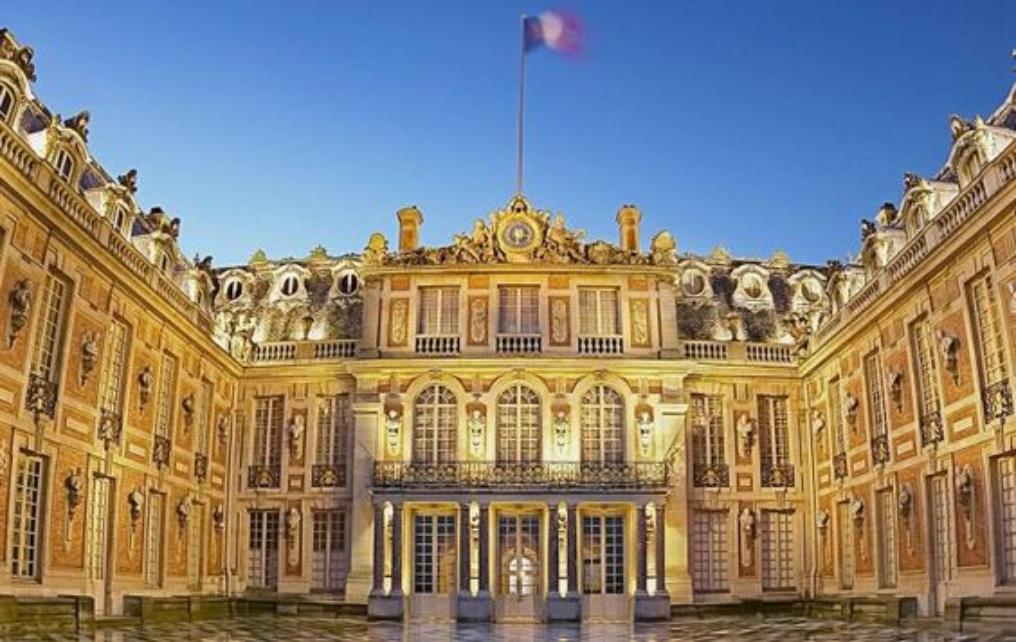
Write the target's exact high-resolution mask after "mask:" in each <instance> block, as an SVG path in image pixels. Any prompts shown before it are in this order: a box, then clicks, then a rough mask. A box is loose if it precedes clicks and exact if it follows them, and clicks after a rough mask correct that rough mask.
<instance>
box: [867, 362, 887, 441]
mask: <svg viewBox="0 0 1016 642" xmlns="http://www.w3.org/2000/svg"><path fill="white" fill-rule="evenodd" d="M864 381H865V383H866V384H867V385H868V416H869V417H871V436H872V438H875V437H881V436H882V435H885V434H887V433H888V431H889V425H888V423H887V420H886V410H885V389H884V388H883V387H882V366H881V364H880V363H879V359H878V351H875V352H872V353H871V354H868V355H867V356H865V357H864Z"/></svg>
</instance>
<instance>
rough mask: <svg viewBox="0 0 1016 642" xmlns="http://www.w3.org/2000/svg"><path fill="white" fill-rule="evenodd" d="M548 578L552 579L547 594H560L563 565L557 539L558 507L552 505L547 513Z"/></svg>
mask: <svg viewBox="0 0 1016 642" xmlns="http://www.w3.org/2000/svg"><path fill="white" fill-rule="evenodd" d="M547 515H548V516H549V519H548V520H547V570H548V571H550V572H549V573H548V574H547V576H548V577H549V578H550V586H548V587H547V593H548V594H552V593H560V591H561V581H560V580H561V564H560V561H559V559H558V558H559V556H558V553H559V550H558V539H557V505H556V504H550V505H549V510H548V511H547Z"/></svg>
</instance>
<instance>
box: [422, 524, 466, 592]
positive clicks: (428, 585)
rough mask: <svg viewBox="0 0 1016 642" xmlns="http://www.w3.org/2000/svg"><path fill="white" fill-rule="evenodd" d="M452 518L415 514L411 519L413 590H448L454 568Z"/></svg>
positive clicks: (450, 587)
mask: <svg viewBox="0 0 1016 642" xmlns="http://www.w3.org/2000/svg"><path fill="white" fill-rule="evenodd" d="M456 565H457V559H456V555H455V517H454V516H453V515H416V516H415V517H414V518H413V591H414V592H415V593H426V594H434V593H450V592H451V590H452V588H453V586H454V583H455V569H456V568H457V566H456Z"/></svg>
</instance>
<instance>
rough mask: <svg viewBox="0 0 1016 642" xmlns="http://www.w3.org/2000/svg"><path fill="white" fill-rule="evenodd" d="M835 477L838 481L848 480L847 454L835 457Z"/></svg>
mask: <svg viewBox="0 0 1016 642" xmlns="http://www.w3.org/2000/svg"><path fill="white" fill-rule="evenodd" d="M833 477H835V478H836V479H846V477H847V453H839V454H838V455H836V456H835V457H833Z"/></svg>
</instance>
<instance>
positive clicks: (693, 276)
mask: <svg viewBox="0 0 1016 642" xmlns="http://www.w3.org/2000/svg"><path fill="white" fill-rule="evenodd" d="M681 288H682V289H683V290H684V293H685V294H686V295H688V296H702V295H703V294H704V293H705V291H706V277H705V275H704V274H702V273H701V272H699V271H698V270H687V271H685V273H684V274H682V275H681Z"/></svg>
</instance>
